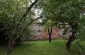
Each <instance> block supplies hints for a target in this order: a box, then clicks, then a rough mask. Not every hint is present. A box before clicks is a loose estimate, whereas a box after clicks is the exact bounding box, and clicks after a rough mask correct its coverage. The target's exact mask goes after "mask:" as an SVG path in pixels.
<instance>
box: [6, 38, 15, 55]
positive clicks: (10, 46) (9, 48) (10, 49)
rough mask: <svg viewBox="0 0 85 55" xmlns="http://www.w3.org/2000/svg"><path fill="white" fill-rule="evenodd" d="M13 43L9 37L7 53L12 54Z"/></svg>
mask: <svg viewBox="0 0 85 55" xmlns="http://www.w3.org/2000/svg"><path fill="white" fill-rule="evenodd" d="M13 44H14V40H13V38H9V43H8V52H7V55H12V50H13Z"/></svg>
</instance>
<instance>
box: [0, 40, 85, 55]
mask: <svg viewBox="0 0 85 55" xmlns="http://www.w3.org/2000/svg"><path fill="white" fill-rule="evenodd" d="M65 44H66V41H64V40H53V41H52V43H49V42H48V41H31V42H24V43H22V45H20V46H15V47H14V49H13V55H80V52H79V51H78V50H77V49H76V48H74V46H72V47H71V51H66V48H65ZM6 52H7V48H6V46H0V55H6ZM83 55H85V54H84V53H83Z"/></svg>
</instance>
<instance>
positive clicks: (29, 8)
mask: <svg viewBox="0 0 85 55" xmlns="http://www.w3.org/2000/svg"><path fill="white" fill-rule="evenodd" d="M38 1H39V0H35V1H34V2H33V3H32V4H31V5H30V6H29V7H28V8H27V10H26V12H25V13H24V14H23V16H22V18H21V20H20V22H21V21H22V20H23V19H24V18H25V17H26V16H27V14H28V13H29V11H30V10H31V9H32V7H33V6H34V5H35V4H36V3H37V2H38Z"/></svg>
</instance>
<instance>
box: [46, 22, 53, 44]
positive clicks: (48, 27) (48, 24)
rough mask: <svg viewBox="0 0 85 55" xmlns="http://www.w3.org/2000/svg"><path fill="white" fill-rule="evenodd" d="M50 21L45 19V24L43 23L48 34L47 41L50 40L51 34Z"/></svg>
mask: <svg viewBox="0 0 85 55" xmlns="http://www.w3.org/2000/svg"><path fill="white" fill-rule="evenodd" d="M52 23H53V22H52V21H51V20H47V22H46V24H45V28H46V29H48V35H49V43H50V42H51V35H52V27H53V25H52Z"/></svg>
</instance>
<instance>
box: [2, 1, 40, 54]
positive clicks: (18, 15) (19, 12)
mask: <svg viewBox="0 0 85 55" xmlns="http://www.w3.org/2000/svg"><path fill="white" fill-rule="evenodd" d="M29 2H30V1H27V0H24V1H22V0H12V1H11V0H5V1H4V0H1V1H0V5H1V6H0V7H1V8H0V21H2V22H4V23H5V27H6V29H7V31H6V33H7V34H8V35H7V36H8V37H7V38H8V42H9V43H8V52H7V55H11V54H12V49H13V45H14V43H15V40H16V39H17V38H19V37H20V36H23V34H22V33H23V32H26V31H27V30H28V26H29V25H30V24H31V23H33V22H34V21H35V20H37V19H39V18H41V17H38V18H37V19H33V14H34V12H33V11H32V10H31V9H32V8H33V6H34V5H35V4H36V3H37V2H38V0H35V1H34V2H32V3H31V5H29V6H28V5H27V4H29ZM28 14H29V15H28ZM24 35H27V34H24Z"/></svg>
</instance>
